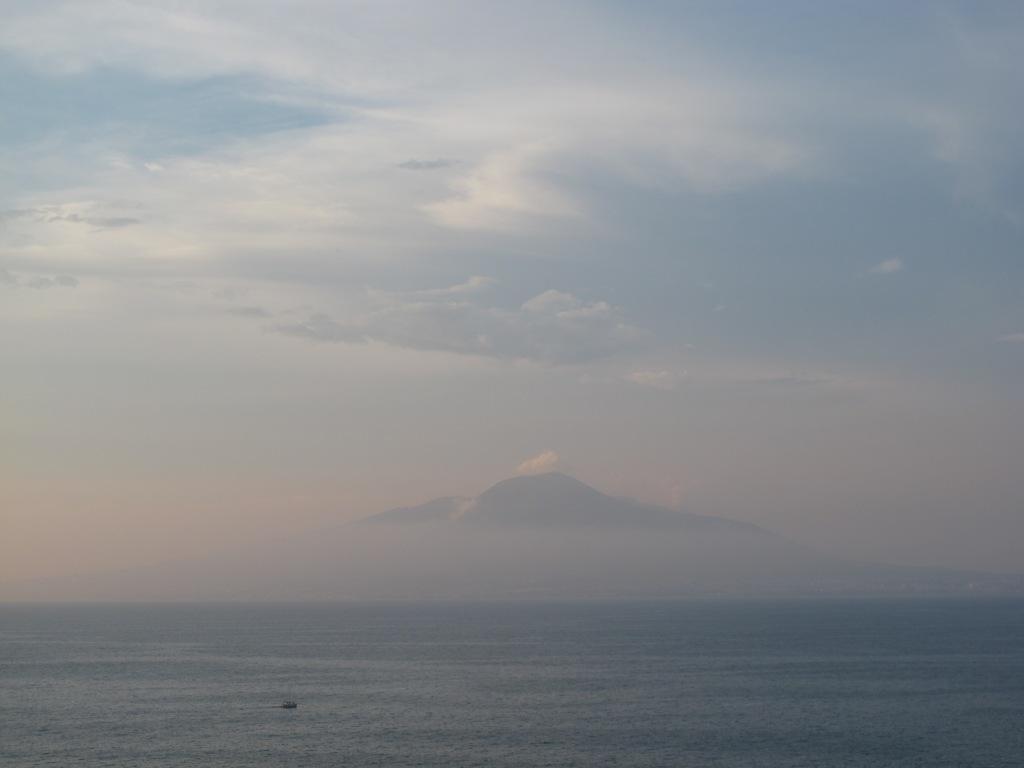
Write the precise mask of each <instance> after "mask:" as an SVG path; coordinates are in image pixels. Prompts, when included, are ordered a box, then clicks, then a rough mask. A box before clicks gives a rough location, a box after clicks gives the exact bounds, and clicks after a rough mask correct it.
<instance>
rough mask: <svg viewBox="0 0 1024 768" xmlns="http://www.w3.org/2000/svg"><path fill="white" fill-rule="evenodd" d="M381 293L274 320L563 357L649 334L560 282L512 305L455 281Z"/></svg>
mask: <svg viewBox="0 0 1024 768" xmlns="http://www.w3.org/2000/svg"><path fill="white" fill-rule="evenodd" d="M464 285H465V284H463V286H464ZM463 286H456V287H457V288H460V287H463ZM376 299H377V301H378V302H379V305H378V306H377V307H375V308H374V309H372V310H370V311H369V312H366V313H364V314H362V315H360V316H358V317H355V318H353V319H351V320H348V321H339V320H335V319H334V318H333V317H331V316H330V315H328V314H326V313H314V314H311V315H310V316H309V317H308V318H307V319H306V320H304V321H302V322H299V323H287V324H280V325H277V326H276V330H277V331H278V332H280V333H283V334H286V335H290V336H298V337H302V338H307V339H312V340H316V341H327V342H348V343H361V342H365V341H368V340H374V341H380V342H383V343H386V344H392V345H395V346H399V347H408V348H413V349H426V350H437V351H445V352H455V353H458V354H466V355H478V356H482V357H495V358H509V359H524V360H534V361H538V362H545V363H560V364H572V363H582V362H586V361H589V360H595V359H600V358H604V357H610V356H613V355H617V354H620V353H623V352H626V351H629V350H631V349H635V348H637V347H638V346H640V345H642V344H643V343H644V342H645V341H646V339H647V334H645V333H644V331H642V330H641V329H640V328H637V327H636V326H634V325H631V324H630V323H628V322H627V321H626V320H625V319H624V318H623V316H622V312H621V310H620V309H618V308H617V307H613V306H612V305H610V304H608V303H607V302H603V301H584V300H582V299H580V298H578V297H576V296H574V295H572V294H570V293H565V292H562V291H556V290H549V291H545V292H544V293H541V294H538V295H537V296H534V297H533V298H532V299H529V300H528V301H526V302H524V303H523V304H522V305H521V306H520V307H518V308H514V309H509V308H504V307H499V306H493V305H487V304H480V303H475V302H473V301H468V300H466V299H465V298H461V297H460V292H455V293H452V292H451V289H447V290H446V291H441V292H437V293H435V294H433V295H425V294H424V293H423V292H417V293H416V294H412V295H406V296H402V295H398V294H376Z"/></svg>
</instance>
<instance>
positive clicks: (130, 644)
mask: <svg viewBox="0 0 1024 768" xmlns="http://www.w3.org/2000/svg"><path fill="white" fill-rule="evenodd" d="M285 698H293V699H295V700H297V701H298V703H299V707H298V709H296V710H284V709H280V708H275V707H274V705H275V704H278V703H279V702H280V701H282V700H283V699H285ZM1022 764H1024V602H1020V601H843V602H824V601H803V602H797V601H793V602H735V601H732V602H730V601H722V602H671V603H670V602H659V603H614V604H613V603H602V604H593V603H591V604H583V603H580V604H511V605H480V604H465V605H455V604H443V605H436V604H420V605H395V604H387V605H364V604H337V605H327V604H322V605H321V604H318V605H309V604H293V605H240V604H236V605H79V606H15V605H7V606H0V765H3V766H4V767H5V768H7V767H8V766H62V767H63V766H80V765H81V766H85V765H87V766H132V767H145V766H222V767H227V766H231V767H232V768H235V767H238V766H304V767H319V766H499V767H500V766H606V765H607V766H718V767H721V768H727V767H732V766H746V767H750V766H772V767H783V766H807V767H808V768H811V767H813V768H831V767H832V766H836V767H838V766H843V767H844V768H854V767H856V766H922V767H924V766H927V767H928V768H943V767H944V766H950V767H952V766H957V767H958V768H963V767H964V766H979V767H981V766H984V767H985V768H995V767H996V766H1015V767H1016V766H1020V765H1022Z"/></svg>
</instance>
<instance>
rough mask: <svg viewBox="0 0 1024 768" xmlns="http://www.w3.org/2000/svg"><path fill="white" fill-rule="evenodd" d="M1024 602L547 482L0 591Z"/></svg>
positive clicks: (1001, 589)
mask: <svg viewBox="0 0 1024 768" xmlns="http://www.w3.org/2000/svg"><path fill="white" fill-rule="evenodd" d="M1001 593H1015V594H1021V593H1024V577H1020V576H1000V575H995V574H984V573H966V572H961V571H942V570H937V569H923V568H901V567H895V566H881V565H871V564H864V563H854V562H845V561H841V560H837V559H835V558H832V557H828V556H825V555H822V554H820V553H818V552H816V551H814V550H812V549H810V548H808V547H804V546H801V545H799V544H797V543H794V542H792V541H790V540H788V539H786V538H784V537H782V536H779V535H777V534H774V533H772V532H770V531H767V530H765V529H763V528H760V527H758V526H755V525H751V524H749V523H743V522H738V521H734V520H728V519H725V518H720V517H709V516H705V515H697V514H691V513H684V512H679V511H675V510H671V509H666V508H664V507H657V506H652V505H647V504H640V503H638V502H635V501H632V500H629V499H620V498H615V497H612V496H607V495H605V494H603V493H601V492H600V491H597V490H596V489H594V488H591V487H590V486H588V485H586V484H584V483H581V482H580V481H578V480H576V479H574V478H571V477H568V476H566V475H563V474H559V473H550V474H544V475H532V476H525V477H516V478H512V479H509V480H504V481H502V482H500V483H498V484H496V485H494V486H492V487H491V488H490V489H488V490H487V491H485V492H484V493H482V494H480V495H479V496H477V497H475V498H469V497H461V496H452V497H445V498H440V499H435V500H433V501H430V502H427V503H426V504H421V505H419V506H414V507H403V508H398V509H392V510H389V511H387V512H382V513H380V514H376V515H372V516H370V517H367V518H364V519H362V520H358V521H355V522H353V523H348V524H344V525H339V526H335V527H333V528H329V529H324V530H318V531H314V532H311V533H308V534H304V535H299V536H296V537H293V538H290V539H288V540H285V541H279V542H275V543H273V544H272V545H269V546H265V547H262V548H255V549H251V550H246V551H236V552H230V553H224V554H222V555H220V556H218V557H211V558H203V559H197V560H193V561H189V562H177V563H168V564H164V565H161V566H154V567H150V568H138V569H132V570H130V571H124V572H119V573H101V574H89V575H85V576H82V577H80V578H77V579H53V580H48V581H41V582H33V583H29V584H8V585H0V599H8V600H12V599H16V600H28V599H62V600H74V599H104V600H127V599H131V600H164V599H176V600H202V599H206V600H229V599H262V600H270V599H323V600H327V599H349V598H353V599H510V598H560V599H561V598H565V599H570V598H627V597H629V598H633V597H643V598H653V597H682V596H715V595H736V596H742V595H746V596H754V595H898V594H903V595H906V594H911V595H920V594H936V595H938V594H1001Z"/></svg>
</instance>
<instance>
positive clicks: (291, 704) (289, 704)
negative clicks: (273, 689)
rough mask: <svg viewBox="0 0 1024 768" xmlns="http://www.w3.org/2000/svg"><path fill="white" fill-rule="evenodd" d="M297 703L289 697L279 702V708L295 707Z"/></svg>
mask: <svg viewBox="0 0 1024 768" xmlns="http://www.w3.org/2000/svg"><path fill="white" fill-rule="evenodd" d="M298 706H299V705H298V704H296V703H295V702H294V701H292V700H291V699H289V700H288V701H284V702H282V703H281V709H296V708H297V707H298Z"/></svg>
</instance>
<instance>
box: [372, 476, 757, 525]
mask: <svg viewBox="0 0 1024 768" xmlns="http://www.w3.org/2000/svg"><path fill="white" fill-rule="evenodd" d="M358 522H360V523H362V524H364V525H366V524H370V525H380V524H389V525H391V524H397V525H422V524H425V523H437V522H447V523H450V524H456V525H460V526H467V525H469V526H487V527H507V528H546V529H559V528H563V529H564V528H595V527H606V528H632V529H644V530H649V529H652V528H660V529H672V528H675V529H688V530H694V531H695V530H732V531H738V530H744V531H747V532H751V533H753V532H759V533H761V534H764V535H770V534H768V532H767V531H765V530H764V529H762V528H758V527H757V526H755V525H751V524H749V523H741V522H737V521H735V520H728V519H726V518H721V517H708V516H707V515H694V514H690V513H687V512H678V511H676V510H672V509H666V508H665V507H657V506H653V505H649V504H639V503H637V502H635V501H633V500H631V499H619V498H614V497H612V496H606V495H605V494H603V493H601V492H600V491H598V490H596V489H594V488H591V487H590V486H589V485H587V484H585V483H582V482H580V481H579V480H577V479H575V478H573V477H569V476H568V475H564V474H562V473H560V472H549V473H547V474H543V475H526V476H523V477H513V478H511V479H509V480H502V481H501V482H500V483H497V484H496V485H493V486H491V488H489V489H488V490H486V491H484V492H483V493H482V494H480V495H479V496H477V497H476V498H468V497H465V496H449V497H446V498H442V499H435V500H434V501H428V502H427V503H426V504H421V505H419V506H416V507H401V508H398V509H391V510H388V511H387V512H381V513H379V514H376V515H372V516H370V517H368V518H364V519H363V520H361V521H358Z"/></svg>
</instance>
